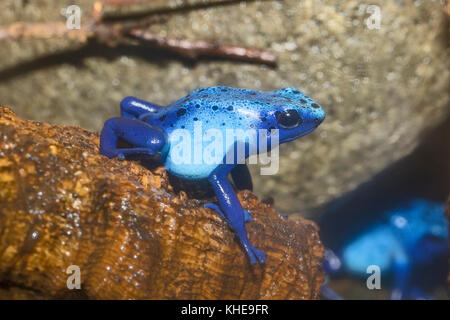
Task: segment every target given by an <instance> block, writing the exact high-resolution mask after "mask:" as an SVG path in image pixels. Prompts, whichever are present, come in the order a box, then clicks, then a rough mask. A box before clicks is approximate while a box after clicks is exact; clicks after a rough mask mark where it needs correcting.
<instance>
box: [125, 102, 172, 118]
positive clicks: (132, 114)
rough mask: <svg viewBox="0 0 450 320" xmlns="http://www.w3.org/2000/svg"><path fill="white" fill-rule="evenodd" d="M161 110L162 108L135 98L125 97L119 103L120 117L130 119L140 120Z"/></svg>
mask: <svg viewBox="0 0 450 320" xmlns="http://www.w3.org/2000/svg"><path fill="white" fill-rule="evenodd" d="M161 108H164V107H162V106H159V105H157V104H153V103H150V102H147V101H145V100H141V99H138V98H135V97H126V98H124V99H123V100H122V101H121V102H120V111H121V114H122V117H124V118H130V119H142V118H143V117H146V116H151V115H152V114H153V113H155V112H158V111H159V110H160V109H161Z"/></svg>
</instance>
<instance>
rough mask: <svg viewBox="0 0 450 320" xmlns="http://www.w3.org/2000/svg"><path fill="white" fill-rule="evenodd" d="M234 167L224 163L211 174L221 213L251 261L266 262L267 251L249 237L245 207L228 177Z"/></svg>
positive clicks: (253, 262)
mask: <svg viewBox="0 0 450 320" xmlns="http://www.w3.org/2000/svg"><path fill="white" fill-rule="evenodd" d="M233 167H234V166H233V165H229V164H223V165H221V166H219V167H218V168H217V169H216V170H214V171H213V172H212V173H211V175H210V176H209V181H210V182H211V184H212V186H213V189H214V192H215V194H216V197H217V200H218V201H219V205H220V208H221V209H222V210H221V211H219V213H221V214H222V215H223V216H224V217H225V219H226V220H227V222H228V223H229V224H230V227H231V229H233V231H235V232H236V234H237V236H238V238H239V240H240V242H241V244H242V246H243V247H244V249H245V250H246V251H247V254H248V256H249V258H250V261H251V263H252V264H255V263H257V262H260V263H264V262H265V261H266V255H265V253H264V252H263V251H261V250H258V249H256V248H255V247H254V246H253V245H252V244H251V243H250V241H249V240H248V238H247V230H246V229H245V221H246V219H248V217H247V218H246V215H245V212H244V209H243V208H242V206H241V204H240V203H239V199H238V197H237V196H236V193H235V192H234V190H233V187H232V186H231V184H230V182H229V181H228V179H227V175H228V173H229V172H230V170H231V169H232V168H233Z"/></svg>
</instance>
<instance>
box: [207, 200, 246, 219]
mask: <svg viewBox="0 0 450 320" xmlns="http://www.w3.org/2000/svg"><path fill="white" fill-rule="evenodd" d="M204 207H205V208H209V209H213V210H215V211H217V212H218V213H219V214H220V215H221V216H222V217H223V218H224V219H225V220H227V221H228V219H227V217H226V216H225V214H224V213H223V212H222V210H221V209H220V207H219V206H218V205H217V204H214V203H206V204H205V205H204ZM252 220H253V218H252V216H251V215H250V213H248V211H247V210H244V221H245V222H250V221H252Z"/></svg>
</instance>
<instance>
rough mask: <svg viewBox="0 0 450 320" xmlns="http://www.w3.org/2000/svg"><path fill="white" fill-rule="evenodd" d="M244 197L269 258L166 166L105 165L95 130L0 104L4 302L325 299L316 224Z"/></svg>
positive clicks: (0, 293) (0, 287) (0, 288)
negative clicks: (255, 252)
mask: <svg viewBox="0 0 450 320" xmlns="http://www.w3.org/2000/svg"><path fill="white" fill-rule="evenodd" d="M239 198H240V201H241V203H242V204H243V207H244V208H245V209H247V210H249V211H250V213H251V214H252V216H253V221H252V222H251V223H248V224H247V230H248V232H249V237H250V240H251V241H252V243H254V244H255V246H256V247H257V248H260V249H263V250H265V252H266V254H267V262H266V264H265V265H256V266H251V265H250V263H249V261H248V259H247V257H246V255H245V254H244V251H243V250H242V248H241V247H240V246H239V244H238V241H237V240H236V239H235V236H234V234H233V233H232V232H231V231H230V229H229V227H228V225H227V224H226V223H225V222H224V221H223V220H222V219H221V217H220V216H219V215H218V214H217V213H215V212H213V211H212V210H210V209H206V208H203V203H202V202H200V201H199V200H196V199H190V198H188V197H187V195H186V193H184V192H179V193H178V192H175V191H174V189H173V187H172V186H171V185H170V183H169V179H168V178H167V174H166V171H165V170H164V169H163V168H156V169H153V170H152V171H150V170H148V169H146V168H144V167H143V166H141V165H140V164H139V163H138V162H132V161H118V160H115V159H113V160H110V159H108V158H106V157H104V156H101V155H99V152H98V136H97V135H96V134H93V133H91V132H88V131H86V130H83V129H80V128H74V127H59V126H52V125H49V124H47V123H43V122H32V121H23V120H20V119H19V118H17V117H16V116H15V115H14V114H13V113H12V112H11V111H10V110H9V109H6V108H0V208H1V209H0V297H1V298H21V297H27V298H39V297H41V298H50V299H51V298H90V299H154V298H159V299H172V298H180V299H181V298H182V299H257V298H263V299H314V298H318V289H319V286H320V285H321V283H322V282H323V280H324V275H323V272H322V270H321V260H322V255H323V247H322V244H321V242H320V240H319V238H318V232H317V231H318V230H317V227H316V225H315V224H314V223H313V222H311V221H308V220H304V219H297V220H286V219H283V218H281V217H280V216H279V215H278V213H277V212H276V211H274V210H273V209H272V208H270V207H269V206H267V205H265V204H261V203H260V202H259V201H258V200H257V199H256V197H255V196H254V195H253V194H251V193H250V192H248V191H242V192H240V193H239ZM71 265H76V266H79V268H80V271H81V279H82V283H81V288H82V290H81V291H78V292H76V294H75V293H74V291H73V290H68V289H67V286H66V281H67V278H68V276H69V275H68V274H66V269H67V268H68V267H69V266H71Z"/></svg>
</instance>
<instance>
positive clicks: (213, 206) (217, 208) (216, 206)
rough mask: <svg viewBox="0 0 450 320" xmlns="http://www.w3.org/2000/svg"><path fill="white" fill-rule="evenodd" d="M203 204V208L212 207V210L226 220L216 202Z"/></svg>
mask: <svg viewBox="0 0 450 320" xmlns="http://www.w3.org/2000/svg"><path fill="white" fill-rule="evenodd" d="M203 206H204V207H205V208H209V209H213V210H215V211H217V212H218V213H219V214H220V215H221V216H222V217H223V218H224V219H225V220H227V221H228V219H227V217H225V214H224V213H223V212H222V210H221V209H220V207H219V206H218V205H217V204H214V203H205V204H204V205H203Z"/></svg>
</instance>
